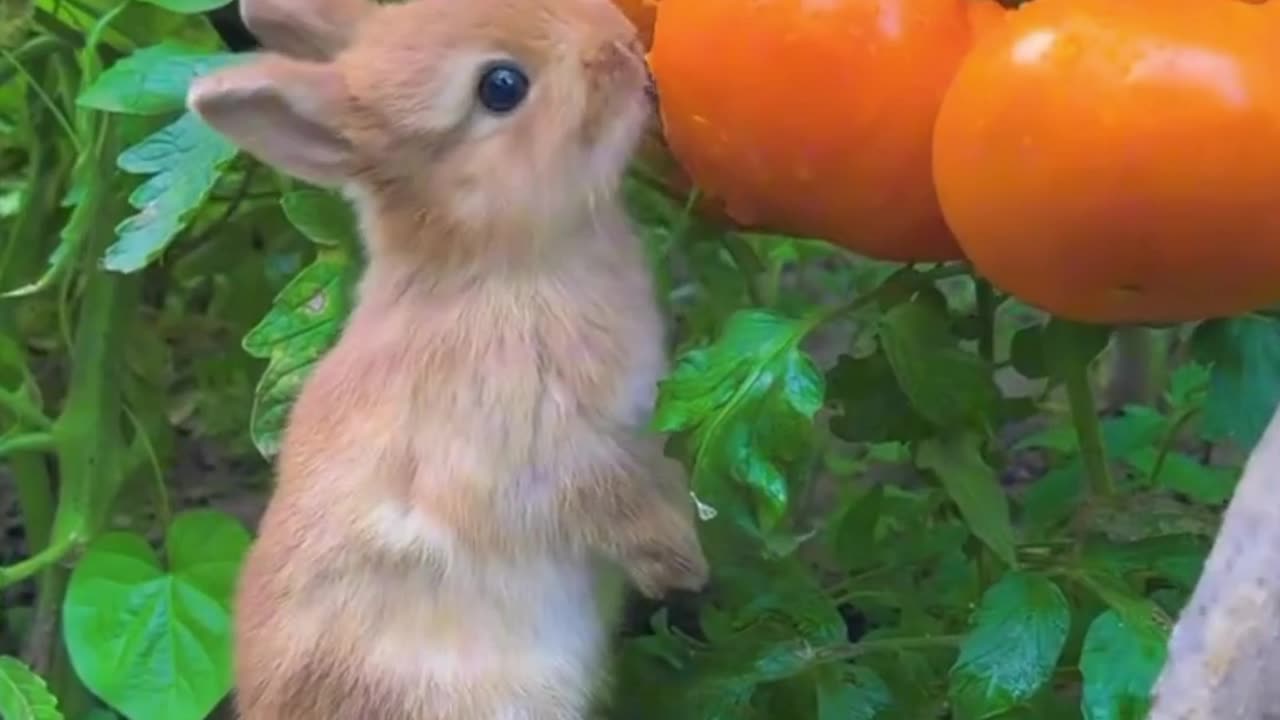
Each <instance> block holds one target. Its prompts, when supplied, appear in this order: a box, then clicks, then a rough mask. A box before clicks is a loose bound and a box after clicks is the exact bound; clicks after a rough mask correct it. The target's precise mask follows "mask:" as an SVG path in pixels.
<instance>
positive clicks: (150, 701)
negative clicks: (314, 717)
mask: <svg viewBox="0 0 1280 720" xmlns="http://www.w3.org/2000/svg"><path fill="white" fill-rule="evenodd" d="M249 542H250V537H249V533H248V532H247V531H246V530H245V529H244V528H243V527H242V526H241V525H240V524H239V523H238V522H237V521H236V520H235V519H234V518H231V517H229V516H227V515H224V514H222V513H218V512H215V511H209V510H201V511H193V512H188V513H184V514H182V515H179V516H178V517H177V518H175V519H174V521H173V524H172V525H171V526H170V527H169V533H168V537H167V539H166V543H165V544H166V551H167V555H168V561H169V562H168V569H167V571H166V569H165V568H163V567H161V564H160V558H159V557H158V556H157V554H156V552H155V551H154V550H153V549H152V548H151V546H150V545H148V544H147V542H146V540H145V539H144V538H143V537H142V536H141V535H137V534H135V533H128V532H113V533H107V534H105V535H102V536H100V537H99V538H98V539H97V540H95V541H94V542H93V543H92V544H91V545H90V546H89V548H88V551H87V552H86V553H85V555H84V557H83V558H82V559H81V560H80V562H79V564H77V565H76V569H75V571H74V572H73V573H72V574H71V583H70V586H69V587H68V589H67V596H66V601H65V604H64V605H63V624H64V631H65V635H66V640H67V649H68V651H69V652H70V655H71V662H72V665H73V666H74V667H75V670H76V673H77V674H78V675H79V676H80V679H81V680H83V681H84V683H85V685H86V686H88V687H89V689H90V690H92V691H93V692H95V693H96V694H97V695H98V696H99V697H101V698H102V699H103V700H105V701H106V702H107V703H108V704H109V705H111V706H112V707H113V708H115V709H116V710H117V711H119V712H120V713H121V714H122V715H124V716H125V717H127V718H130V720H159V719H160V718H163V720H203V718H205V717H206V716H207V715H208V714H209V712H210V711H211V710H212V709H213V707H214V706H215V705H217V704H218V702H219V701H220V700H221V699H222V697H223V696H224V695H226V694H227V692H228V691H229V690H230V689H231V596H232V590H233V588H234V585H235V581H236V577H237V575H238V573H239V571H240V564H241V562H242V560H243V558H244V554H245V551H246V550H247V549H248V547H249Z"/></svg>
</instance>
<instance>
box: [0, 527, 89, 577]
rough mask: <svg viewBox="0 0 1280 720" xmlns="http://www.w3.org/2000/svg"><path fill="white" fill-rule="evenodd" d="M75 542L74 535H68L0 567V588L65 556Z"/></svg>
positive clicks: (31, 574) (30, 574)
mask: <svg viewBox="0 0 1280 720" xmlns="http://www.w3.org/2000/svg"><path fill="white" fill-rule="evenodd" d="M76 544H77V539H76V537H75V536H74V535H69V536H67V537H65V538H62V539H61V540H58V541H57V542H55V543H53V544H51V545H49V546H48V547H46V548H45V549H43V550H41V551H40V552H38V553H36V554H35V555H32V556H31V557H29V558H27V559H26V560H23V561H21V562H18V563H14V564H13V565H10V566H8V567H4V568H0V588H6V587H9V586H10V585H13V584H15V583H20V582H22V581H23V580H26V579H27V578H29V577H31V576H33V575H35V574H36V573H38V572H40V571H41V570H44V569H45V568H48V567H50V566H52V565H54V564H56V563H57V562H59V561H60V560H62V558H64V557H66V556H67V553H69V552H71V550H72V549H73V548H75V546H76Z"/></svg>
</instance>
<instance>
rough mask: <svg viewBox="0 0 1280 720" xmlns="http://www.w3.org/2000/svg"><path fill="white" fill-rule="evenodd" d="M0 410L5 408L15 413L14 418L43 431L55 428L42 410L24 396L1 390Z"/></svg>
mask: <svg viewBox="0 0 1280 720" xmlns="http://www.w3.org/2000/svg"><path fill="white" fill-rule="evenodd" d="M0 408H4V409H5V410H8V411H9V412H11V413H13V415H14V417H16V418H18V420H19V421H20V422H24V423H26V424H28V425H30V426H32V427H36V428H39V429H41V430H50V429H52V428H53V421H52V420H50V419H49V418H48V417H47V416H45V414H44V413H43V412H40V409H39V408H37V407H36V406H35V405H32V404H31V403H30V402H29V401H28V400H27V399H26V398H24V397H23V396H22V395H20V394H18V393H16V392H13V391H12V390H6V389H4V388H0Z"/></svg>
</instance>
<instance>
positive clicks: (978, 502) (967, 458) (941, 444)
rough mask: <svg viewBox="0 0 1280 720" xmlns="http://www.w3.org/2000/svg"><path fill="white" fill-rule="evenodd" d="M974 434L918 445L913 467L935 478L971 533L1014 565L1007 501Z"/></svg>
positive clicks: (927, 441)
mask: <svg viewBox="0 0 1280 720" xmlns="http://www.w3.org/2000/svg"><path fill="white" fill-rule="evenodd" d="M980 443H981V439H980V438H978V437H977V436H976V435H973V434H948V435H944V436H940V437H936V438H930V439H928V440H925V441H924V442H922V443H920V446H919V448H918V450H917V456H916V464H917V465H919V467H920V468H921V469H924V470H929V471H931V472H932V473H933V474H934V475H936V476H937V478H938V480H939V481H940V482H941V483H942V486H943V487H944V488H946V490H947V494H948V495H950V496H951V499H952V501H954V502H955V504H956V506H957V507H958V508H960V514H961V515H962V516H964V520H965V523H967V524H968V525H969V529H970V530H971V531H973V534H974V535H976V536H978V538H979V539H980V540H982V541H983V542H984V543H986V544H987V545H988V546H989V547H990V548H991V550H992V552H994V553H995V554H996V556H998V557H999V558H1000V559H1001V560H1003V561H1004V562H1005V563H1007V564H1008V565H1010V566H1011V567H1012V566H1016V565H1017V559H1016V557H1015V554H1014V536H1013V524H1012V522H1011V521H1010V519H1009V499H1008V497H1006V496H1005V494H1004V490H1003V489H1001V487H1000V482H999V479H998V478H997V477H996V472H995V470H993V469H992V468H991V466H990V465H987V463H986V461H985V460H983V458H982V453H981V451H980V449H979V447H980Z"/></svg>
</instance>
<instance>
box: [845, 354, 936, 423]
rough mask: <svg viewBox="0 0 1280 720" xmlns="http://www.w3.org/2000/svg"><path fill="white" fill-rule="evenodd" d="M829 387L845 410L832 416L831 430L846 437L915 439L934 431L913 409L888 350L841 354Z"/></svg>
mask: <svg viewBox="0 0 1280 720" xmlns="http://www.w3.org/2000/svg"><path fill="white" fill-rule="evenodd" d="M827 386H828V388H829V391H828V395H829V397H830V398H831V401H832V403H833V404H836V405H838V406H839V407H840V409H841V412H840V413H839V414H837V415H835V416H833V417H832V418H831V432H832V433H834V434H835V435H836V437H838V438H840V439H842V440H845V441H848V442H885V441H889V440H899V441H911V440H922V439H924V438H926V437H928V436H929V435H930V434H931V432H932V428H931V427H930V425H929V423H928V422H926V421H925V420H924V418H922V417H920V415H919V414H918V413H917V412H916V411H915V410H914V409H912V406H911V401H910V400H909V399H908V398H907V395H906V393H905V392H903V390H902V388H901V387H900V386H899V385H898V378H897V376H896V375H894V372H893V367H892V366H891V365H889V360H888V358H886V357H885V355H884V353H880V352H875V353H871V354H869V355H867V356H865V357H854V356H852V355H841V356H840V357H839V359H837V360H836V365H835V367H833V368H832V369H831V370H830V371H829V372H828V373H827Z"/></svg>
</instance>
